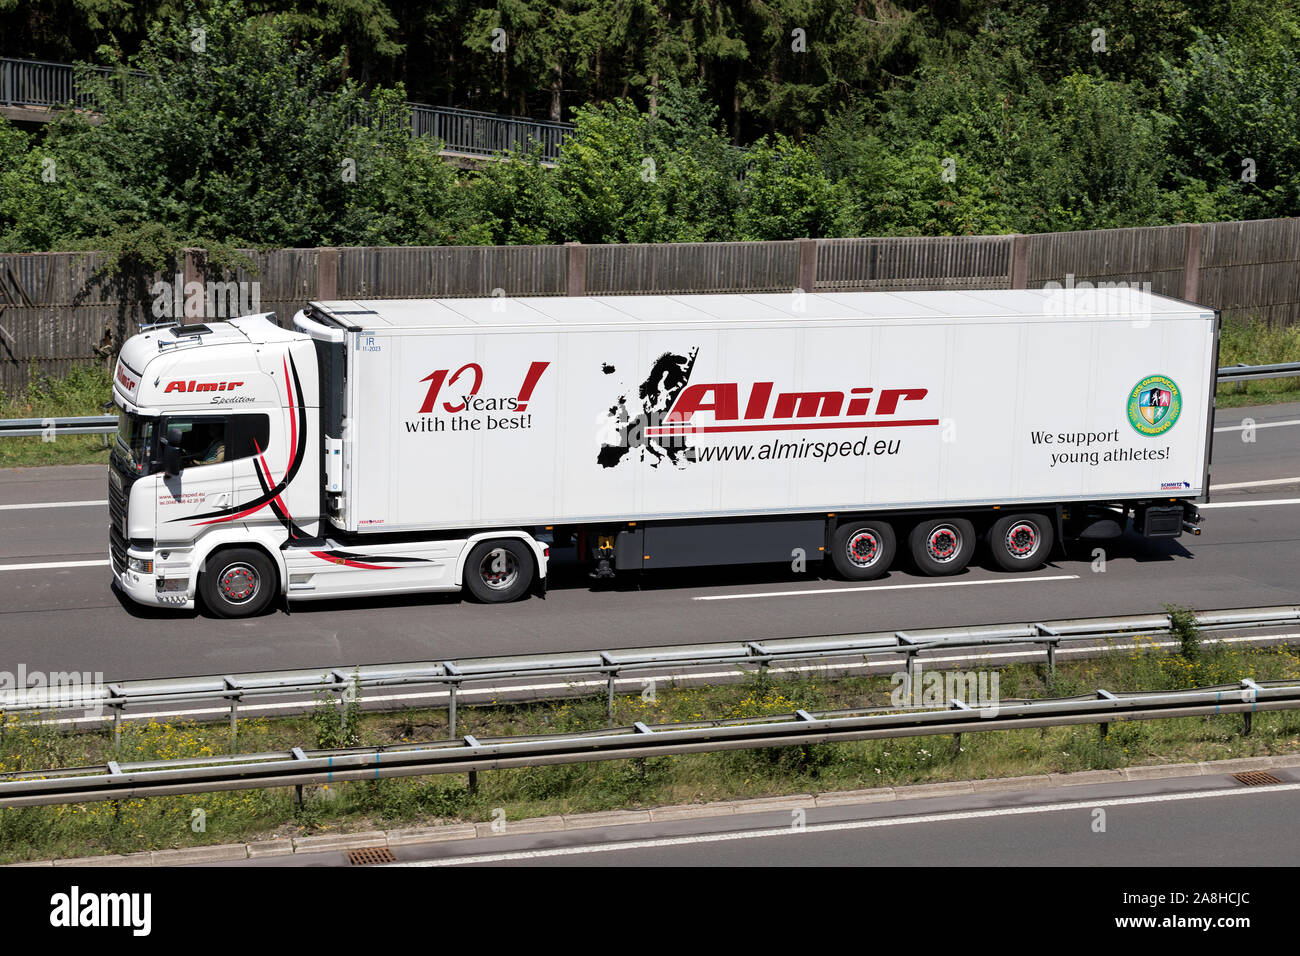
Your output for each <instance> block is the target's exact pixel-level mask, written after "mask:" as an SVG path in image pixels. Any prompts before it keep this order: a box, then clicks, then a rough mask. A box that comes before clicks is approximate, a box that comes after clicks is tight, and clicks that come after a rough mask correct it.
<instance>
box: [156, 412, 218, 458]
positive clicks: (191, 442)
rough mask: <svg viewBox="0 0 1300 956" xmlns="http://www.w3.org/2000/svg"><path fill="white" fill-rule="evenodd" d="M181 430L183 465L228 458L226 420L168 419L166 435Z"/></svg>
mask: <svg viewBox="0 0 1300 956" xmlns="http://www.w3.org/2000/svg"><path fill="white" fill-rule="evenodd" d="M177 429H179V430H180V432H181V446H180V447H181V465H182V466H183V467H185V468H193V467H196V466H198V465H212V464H215V463H217V462H219V461H225V460H226V420H225V419H224V418H192V419H177V418H170V419H168V420H167V424H166V429H165V431H164V432H163V434H165V435H169V434H171V433H173V432H174V431H175V430H177Z"/></svg>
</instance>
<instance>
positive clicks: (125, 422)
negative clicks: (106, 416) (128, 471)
mask: <svg viewBox="0 0 1300 956" xmlns="http://www.w3.org/2000/svg"><path fill="white" fill-rule="evenodd" d="M157 425H158V419H157V418H149V417H146V416H141V415H136V414H135V413H133V412H128V411H121V412H119V413H118V416H117V446H118V451H119V452H120V453H121V455H122V457H123V458H125V459H126V463H127V464H128V465H129V466H130V467H131V468H132V469H133V470H134V471H136V472H138V473H139V474H144V473H145V472H147V471H148V470H149V463H150V461H151V460H152V458H153V436H154V432H155V431H156V429H157Z"/></svg>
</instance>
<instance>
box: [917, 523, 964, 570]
mask: <svg viewBox="0 0 1300 956" xmlns="http://www.w3.org/2000/svg"><path fill="white" fill-rule="evenodd" d="M908 544H909V546H910V547H911V551H912V560H914V561H915V562H916V566H917V567H918V568H920V569H921V571H922V572H924V573H925V574H929V575H933V576H936V577H938V576H942V575H946V574H956V573H957V572H958V571H961V570H962V569H964V568H965V567H966V565H968V564H970V559H971V556H972V555H973V554H974V553H975V526H974V525H972V524H971V523H970V522H969V521H967V520H966V519H965V518H933V519H930V520H928V521H922V522H921V523H920V524H918V525H917V526H916V527H915V528H913V529H912V534H911V536H910V537H909V538H908Z"/></svg>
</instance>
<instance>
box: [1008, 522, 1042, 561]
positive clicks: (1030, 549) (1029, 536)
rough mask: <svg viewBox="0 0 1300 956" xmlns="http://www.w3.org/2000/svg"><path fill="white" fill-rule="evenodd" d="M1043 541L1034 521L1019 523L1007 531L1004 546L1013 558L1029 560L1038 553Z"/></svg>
mask: <svg viewBox="0 0 1300 956" xmlns="http://www.w3.org/2000/svg"><path fill="white" fill-rule="evenodd" d="M1041 540H1042V539H1041V537H1040V535H1039V533H1038V526H1037V525H1036V524H1034V523H1033V522H1032V521H1018V522H1016V524H1014V525H1013V526H1012V527H1011V528H1010V529H1009V530H1008V531H1007V536H1006V538H1005V539H1004V540H1003V544H1004V545H1005V547H1006V549H1007V554H1009V555H1011V556H1012V557H1013V558H1028V557H1032V556H1033V555H1034V554H1035V553H1036V552H1037V551H1038V545H1039V542H1040V541H1041Z"/></svg>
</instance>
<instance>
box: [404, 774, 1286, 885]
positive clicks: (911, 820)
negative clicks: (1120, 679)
mask: <svg viewBox="0 0 1300 956" xmlns="http://www.w3.org/2000/svg"><path fill="white" fill-rule="evenodd" d="M1295 790H1300V783H1284V784H1275V785H1273V786H1264V787H1245V788H1242V789H1236V788H1230V789H1224V790H1193V791H1190V792H1188V793H1157V794H1151V795H1148V796H1141V797H1110V798H1108V799H1104V800H1097V799H1092V800H1077V801H1069V802H1062V803H1044V804H1040V805H1038V806H1028V807H999V808H998V809H995V810H954V811H951V812H949V813H925V814H918V815H916V816H905V817H885V818H883V819H876V820H852V821H849V822H846V823H810V824H806V825H805V826H803V827H799V828H795V827H791V826H783V827H775V828H768V829H763V830H742V831H740V832H732V833H702V834H698V835H696V836H680V837H660V838H658V839H653V840H626V841H623V842H621V843H598V844H594V845H588V846H561V847H550V848H548V849H545V850H515V851H512V852H507V853H480V854H477V855H475V856H460V857H446V858H443V859H438V860H411V861H409V862H406V863H389V864H387V865H388V866H390V867H421V866H465V865H467V864H471V863H506V862H512V861H515V860H543V859H546V858H547V857H556V856H583V855H586V854H589V853H617V852H619V851H623V850H654V849H663V848H667V847H678V846H696V845H700V844H706V843H729V842H732V841H735V840H761V839H765V838H767V837H784V836H791V835H799V836H805V835H807V834H810V833H844V832H847V831H851V830H876V829H880V828H883V827H907V826H915V825H917V824H922V823H952V822H957V821H965V820H982V819H983V820H986V819H990V818H992V817H1018V816H1024V815H1025V814H1029V813H1061V812H1065V811H1069V810H1083V809H1086V810H1092V809H1093V808H1095V807H1129V806H1138V805H1141V804H1147V803H1178V802H1182V801H1186V800H1218V799H1222V798H1226V797H1243V796H1249V795H1251V794H1261V793H1287V792H1290V791H1295Z"/></svg>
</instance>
